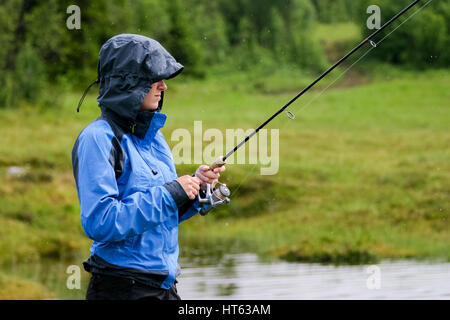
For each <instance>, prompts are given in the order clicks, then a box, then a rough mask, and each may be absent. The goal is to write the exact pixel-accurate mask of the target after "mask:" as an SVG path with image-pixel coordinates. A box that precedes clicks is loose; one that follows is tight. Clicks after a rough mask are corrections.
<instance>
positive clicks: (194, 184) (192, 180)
mask: <svg viewBox="0 0 450 320" xmlns="http://www.w3.org/2000/svg"><path fill="white" fill-rule="evenodd" d="M176 180H177V181H178V183H179V184H180V185H181V186H182V187H183V189H184V192H186V194H187V196H188V197H189V199H191V200H194V199H195V197H196V196H197V194H198V191H199V190H200V184H201V183H202V182H201V180H200V179H199V178H197V177H192V176H181V177H178V178H177V179H176Z"/></svg>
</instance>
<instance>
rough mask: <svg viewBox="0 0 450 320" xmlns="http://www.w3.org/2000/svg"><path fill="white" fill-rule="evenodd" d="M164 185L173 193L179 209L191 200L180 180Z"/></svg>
mask: <svg viewBox="0 0 450 320" xmlns="http://www.w3.org/2000/svg"><path fill="white" fill-rule="evenodd" d="M164 187H166V189H167V190H168V191H169V192H170V194H171V195H172V198H173V199H174V200H175V203H176V205H177V207H178V210H180V209H181V208H183V207H184V206H185V205H186V203H187V202H189V200H190V199H189V197H188V195H187V194H186V192H185V191H184V189H183V187H182V186H181V184H180V183H179V182H178V181H176V180H173V181H170V182H167V183H165V184H164Z"/></svg>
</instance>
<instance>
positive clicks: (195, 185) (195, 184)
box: [191, 183, 200, 191]
mask: <svg viewBox="0 0 450 320" xmlns="http://www.w3.org/2000/svg"><path fill="white" fill-rule="evenodd" d="M191 188H192V190H195V191H198V190H200V185H199V184H197V183H194V184H192V185H191Z"/></svg>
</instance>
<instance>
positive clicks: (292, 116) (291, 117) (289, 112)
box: [230, 0, 433, 197]
mask: <svg viewBox="0 0 450 320" xmlns="http://www.w3.org/2000/svg"><path fill="white" fill-rule="evenodd" d="M432 1H433V0H429V1H428V2H427V3H425V4H424V5H423V6H422V7H420V8H419V9H418V10H416V11H415V12H414V13H413V14H411V15H410V16H409V17H408V18H407V19H405V20H404V21H403V22H401V23H400V24H399V25H398V26H397V27H395V28H394V29H393V30H392V31H391V32H389V33H388V34H387V35H385V36H384V37H383V38H382V39H381V40H380V41H378V43H375V42H373V41H372V40H369V39H368V42H369V43H370V45H371V47H370V48H369V49H368V50H367V51H366V52H365V53H364V54H363V55H361V57H359V58H358V59H357V60H356V61H355V62H353V63H352V64H351V65H350V66H349V67H348V68H346V69H345V70H344V71H343V72H342V73H340V74H339V75H338V77H337V78H336V79H334V80H333V81H332V82H331V83H330V84H329V85H328V86H326V87H325V88H324V89H323V90H322V91H321V92H320V93H319V94H318V95H316V96H315V97H313V98H312V99H311V100H310V101H308V103H306V104H305V105H303V106H300V107H299V108H298V109H297V110H299V109H302V110H299V111H303V109H306V108H307V107H308V106H309V105H311V104H312V103H313V102H314V101H315V100H317V99H318V98H319V97H321V96H322V95H323V94H324V93H325V92H326V91H327V90H328V89H329V88H330V87H331V86H332V85H334V84H335V83H336V82H337V81H338V80H339V79H340V78H342V76H343V75H345V74H346V73H347V72H348V71H350V70H351V69H352V68H353V67H354V66H355V65H356V64H357V63H358V62H359V61H361V60H362V59H363V58H364V57H366V56H367V55H368V54H369V53H370V52H371V51H372V50H373V49H375V48H376V47H377V46H378V45H380V44H381V43H382V42H383V41H384V40H385V39H386V38H387V37H389V36H390V35H391V34H392V33H394V32H395V31H396V30H397V29H398V28H400V27H401V26H402V25H403V24H405V23H406V22H407V21H409V20H410V19H412V18H413V17H414V16H415V15H416V14H417V13H419V12H420V11H422V10H423V9H424V8H425V7H426V6H428V5H429V4H430V3H431V2H432ZM287 116H288V118H289V119H291V120H293V119H294V118H295V114H294V113H292V112H291V111H287ZM287 124H288V122H287V121H285V122H284V125H283V126H282V127H280V128H279V129H284V128H285V127H286V125H287ZM254 134H256V132H255V131H254V132H253V133H252V134H251V135H249V136H248V137H247V139H246V140H244V141H243V142H246V141H248V140H249V139H250V138H251V137H252V136H253V135H254ZM238 146H239V145H238ZM257 166H258V165H257V164H255V165H253V167H252V168H251V169H250V170H248V171H247V174H246V175H245V177H244V179H243V180H242V181H241V183H240V184H239V185H238V186H237V187H236V188H235V189H234V191H233V192H232V194H231V195H234V194H236V193H237V191H238V190H239V189H240V187H241V185H242V184H243V183H244V182H245V181H247V179H248V177H249V176H250V174H252V173H253V172H254V170H255V168H256V167H257ZM230 197H231V196H230Z"/></svg>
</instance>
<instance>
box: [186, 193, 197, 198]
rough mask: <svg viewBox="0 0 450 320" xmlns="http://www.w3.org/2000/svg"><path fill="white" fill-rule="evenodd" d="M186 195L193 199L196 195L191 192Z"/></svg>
mask: <svg viewBox="0 0 450 320" xmlns="http://www.w3.org/2000/svg"><path fill="white" fill-rule="evenodd" d="M187 195H188V198H189V199H190V200H194V199H195V197H196V195H194V194H193V193H192V192H189V193H188V194H187Z"/></svg>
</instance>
